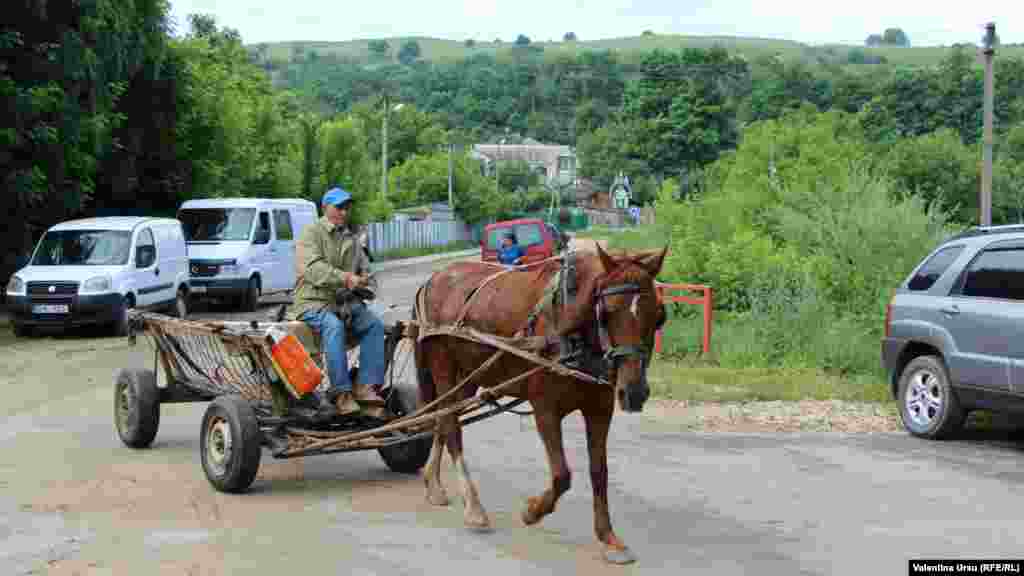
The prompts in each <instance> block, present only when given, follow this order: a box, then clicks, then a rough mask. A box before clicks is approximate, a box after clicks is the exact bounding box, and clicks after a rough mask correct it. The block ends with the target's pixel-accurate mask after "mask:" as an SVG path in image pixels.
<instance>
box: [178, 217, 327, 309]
mask: <svg viewBox="0 0 1024 576" xmlns="http://www.w3.org/2000/svg"><path fill="white" fill-rule="evenodd" d="M178 219H179V220H181V223H182V225H183V226H184V229H185V240H186V242H187V243H188V257H189V271H190V277H191V278H190V284H191V287H192V292H191V294H192V296H193V297H202V296H212V297H217V298H228V299H231V300H234V301H235V302H237V303H238V304H240V305H241V308H242V309H243V310H246V311H249V312H251V311H254V310H256V306H257V304H258V303H259V298H260V296H261V295H264V294H273V293H276V292H289V291H291V290H292V289H293V288H295V242H296V241H297V240H298V238H299V234H300V233H301V232H302V229H303V228H305V227H306V226H308V225H310V224H312V223H314V222H316V219H317V210H316V204H314V203H312V202H310V201H309V200H302V199H297V198H296V199H276V198H275V199H268V198H208V199H201V200H189V201H187V202H185V203H183V204H182V205H181V207H180V208H179V209H178Z"/></svg>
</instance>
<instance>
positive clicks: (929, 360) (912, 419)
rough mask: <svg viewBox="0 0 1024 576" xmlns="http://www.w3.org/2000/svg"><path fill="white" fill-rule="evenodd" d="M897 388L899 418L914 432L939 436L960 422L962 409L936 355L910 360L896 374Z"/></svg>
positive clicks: (957, 427)
mask: <svg viewBox="0 0 1024 576" xmlns="http://www.w3.org/2000/svg"><path fill="white" fill-rule="evenodd" d="M898 391H899V394H898V396H897V397H898V398H899V404H900V419H901V420H902V421H903V427H904V428H906V430H907V432H910V433H911V434H913V435H914V436H918V437H920V438H927V439H929V440H940V439H943V438H948V437H950V436H951V435H952V434H954V433H956V432H958V431H959V430H960V428H961V427H962V426H963V423H964V418H965V416H966V413H965V411H964V409H963V407H962V406H961V405H960V401H959V400H958V399H957V397H956V393H955V392H954V391H953V388H952V386H951V385H950V381H949V372H948V371H947V370H946V365H945V364H944V363H943V362H942V359H941V358H939V357H938V356H918V357H917V358H914V359H913V360H911V361H910V363H909V364H907V366H906V367H905V368H904V369H903V373H902V374H901V375H900V382H899V388H898Z"/></svg>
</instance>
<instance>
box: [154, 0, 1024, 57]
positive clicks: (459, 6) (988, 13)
mask: <svg viewBox="0 0 1024 576" xmlns="http://www.w3.org/2000/svg"><path fill="white" fill-rule="evenodd" d="M584 6H586V8H584ZM193 12H201V13H208V14H213V15H214V16H215V17H216V18H217V21H218V22H219V23H220V24H221V25H223V26H228V27H231V28H235V29H237V30H238V31H239V32H241V34H242V39H243V41H244V42H245V43H246V44H251V43H256V42H279V41H288V40H318V41H343V40H352V39H359V38H379V37H401V36H430V37H434V38H448V39H452V40H464V39H466V38H474V39H477V40H486V41H490V40H494V39H495V38H501V39H502V40H504V41H506V42H508V41H513V40H515V38H516V36H517V35H519V34H526V35H527V36H529V37H530V39H532V40H535V41H547V40H560V39H561V38H562V35H563V34H564V33H566V32H569V31H572V32H575V33H576V35H577V36H578V37H579V39H580V40H594V39H600V38H614V37H621V36H635V35H638V34H640V33H641V32H642V31H644V30H646V29H650V30H653V31H654V32H657V33H663V34H694V35H727V36H756V37H763V38H781V39H787V40H796V41H798V42H804V43H808V44H823V43H832V42H839V43H846V44H861V43H863V42H864V39H865V38H866V37H867V36H868V34H871V33H874V32H877V33H881V32H882V31H883V30H884V29H885V28H886V27H890V26H899V27H901V28H903V30H904V31H905V32H906V33H907V35H908V36H909V37H910V41H911V43H912V44H913V45H915V46H925V45H939V44H952V43H954V42H974V43H979V42H980V39H981V36H982V34H983V32H984V25H985V22H987V21H994V22H995V23H996V32H997V33H998V34H999V36H1000V38H1001V40H1002V41H1003V42H1013V43H1017V42H1024V1H1022V0H993V1H989V2H982V3H980V4H974V3H973V2H963V1H960V2H956V3H953V2H944V1H943V0H937V1H936V0H930V1H928V2H925V1H923V0H904V1H902V2H901V1H900V0H895V1H894V0H858V1H854V2H850V1H846V2H836V4H834V5H831V6H830V5H829V3H828V2H823V1H821V0H818V1H815V2H809V1H800V0H797V1H789V2H787V1H786V0H782V1H768V0H716V1H712V0H588V1H587V2H583V1H582V0H511V1H509V0H494V1H488V0H475V1H469V0H384V1H365V0H364V1H358V2H356V1H352V0H290V1H282V0H171V13H172V17H173V19H174V20H175V21H176V23H177V28H178V31H179V33H184V32H185V31H187V21H186V20H185V16H186V15H187V14H189V13H193Z"/></svg>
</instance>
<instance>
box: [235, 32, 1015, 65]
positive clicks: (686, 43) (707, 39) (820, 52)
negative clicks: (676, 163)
mask: <svg viewBox="0 0 1024 576" xmlns="http://www.w3.org/2000/svg"><path fill="white" fill-rule="evenodd" d="M409 39H415V40H416V41H417V42H418V43H419V45H420V57H421V59H423V60H428V61H433V62H452V61H458V60H461V59H464V58H467V57H469V56H472V55H474V54H481V53H483V54H492V55H495V56H496V57H497V58H504V57H511V55H512V53H513V52H512V50H513V48H515V44H514V43H512V42H509V41H502V42H500V43H495V41H493V40H486V41H482V40H477V41H476V42H475V44H474V45H473V46H466V44H465V42H462V41H456V40H443V39H438V38H424V37H396V38H386V40H387V41H388V43H389V44H390V47H391V50H390V54H389V56H390V58H391V59H392V60H393V61H396V62H397V60H398V51H399V49H400V48H401V46H402V43H404V42H406V41H407V40H409ZM370 41H371V39H360V40H348V41H341V42H308V41H294V42H278V43H268V44H254V45H250V46H249V48H250V49H252V50H263V51H264V54H263V58H265V59H269V60H272V61H275V62H278V63H280V64H286V63H288V62H290V61H291V60H292V59H293V58H294V57H295V56H296V54H298V53H303V52H305V53H309V52H313V51H315V52H316V53H317V54H318V55H320V56H327V55H334V56H335V57H338V58H344V59H351V60H355V61H357V62H368V61H369V60H370V51H369V43H370ZM531 46H533V47H539V48H543V50H544V55H545V58H557V57H558V55H560V54H575V53H578V52H583V51H588V50H596V51H601V50H612V51H614V52H617V53H619V54H620V56H621V57H622V59H623V60H625V61H627V62H636V61H638V60H639V58H640V56H641V55H642V54H643V53H645V52H649V51H651V50H654V49H657V48H661V49H666V50H678V49H680V48H683V47H693V48H710V47H712V46H722V47H724V48H726V49H728V50H729V51H730V52H738V53H741V54H743V55H744V56H746V57H747V58H748V59H750V60H754V59H756V58H758V57H759V56H762V55H771V54H778V55H779V56H781V57H783V58H786V59H796V58H807V59H811V60H813V59H815V58H817V57H819V56H821V57H824V58H827V59H829V60H837V61H840V62H843V61H845V60H846V58H847V56H848V54H849V53H850V52H851V51H852V50H861V51H863V52H864V53H865V54H867V55H877V56H884V57H885V59H886V60H887V61H888V62H889V63H890V64H894V65H897V66H928V65H932V64H937V63H938V62H939V61H940V60H942V58H943V57H944V56H945V54H946V53H948V51H949V50H950V48H948V47H933V46H925V47H910V48H900V47H895V46H885V47H876V48H867V47H864V46H854V45H843V44H832V45H825V46H813V45H809V44H802V43H800V42H793V41H789V40H777V39H771V38H746V37H730V36H684V35H676V34H666V35H649V36H629V37H622V38H612V39H606V40H590V41H572V42H533V43H531ZM998 56H1016V57H1024V45H1014V46H1005V47H1001V48H1000V49H999V51H998V52H997V57H998Z"/></svg>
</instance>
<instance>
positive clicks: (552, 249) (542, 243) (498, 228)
mask: <svg viewBox="0 0 1024 576" xmlns="http://www.w3.org/2000/svg"><path fill="white" fill-rule="evenodd" d="M509 232H512V233H513V234H515V235H516V240H517V242H518V243H519V246H521V247H522V248H523V250H524V252H525V253H526V254H525V255H524V256H523V264H532V263H534V262H540V261H541V260H545V259H547V258H551V257H552V256H554V255H556V254H558V253H559V252H561V251H562V250H564V249H565V246H566V244H567V243H568V237H567V236H566V235H565V233H563V232H561V231H560V230H559V229H558V228H557V227H555V226H554V225H553V224H548V223H547V222H544V221H543V220H541V219H539V218H521V219H518V220H503V221H501V222H495V223H493V224H488V225H487V226H486V227H484V233H483V237H482V238H481V239H480V259H481V260H483V261H484V262H497V261H498V251H499V250H500V249H501V241H502V239H503V238H504V237H505V235H506V234H508V233H509Z"/></svg>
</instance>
